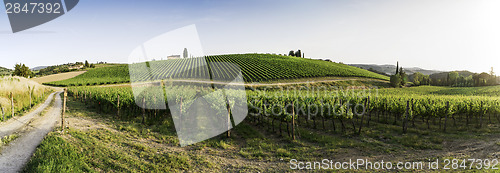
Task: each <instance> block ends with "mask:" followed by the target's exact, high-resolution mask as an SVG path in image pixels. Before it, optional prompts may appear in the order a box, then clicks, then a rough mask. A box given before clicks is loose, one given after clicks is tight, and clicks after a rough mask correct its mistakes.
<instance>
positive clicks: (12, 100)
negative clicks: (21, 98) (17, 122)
mask: <svg viewBox="0 0 500 173" xmlns="http://www.w3.org/2000/svg"><path fill="white" fill-rule="evenodd" d="M10 105H11V108H12V109H11V112H12V117H11V118H14V112H15V111H14V110H15V109H14V94H12V92H10Z"/></svg>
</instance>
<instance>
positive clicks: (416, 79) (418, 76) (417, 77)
mask: <svg viewBox="0 0 500 173" xmlns="http://www.w3.org/2000/svg"><path fill="white" fill-rule="evenodd" d="M423 80H424V74H422V73H420V72H416V73H414V74H413V83H414V84H415V85H417V86H419V85H422V84H423V83H424V82H423Z"/></svg>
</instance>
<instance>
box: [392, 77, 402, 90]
mask: <svg viewBox="0 0 500 173" xmlns="http://www.w3.org/2000/svg"><path fill="white" fill-rule="evenodd" d="M391 86H392V87H395V88H399V87H401V76H399V74H395V75H392V76H391Z"/></svg>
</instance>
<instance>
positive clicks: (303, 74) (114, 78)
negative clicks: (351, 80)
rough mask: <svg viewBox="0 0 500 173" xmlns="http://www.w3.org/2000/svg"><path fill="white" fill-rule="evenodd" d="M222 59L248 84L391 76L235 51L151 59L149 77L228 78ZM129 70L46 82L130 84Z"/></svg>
mask: <svg viewBox="0 0 500 173" xmlns="http://www.w3.org/2000/svg"><path fill="white" fill-rule="evenodd" d="M206 62H208V64H209V65H208V68H203V67H202V68H196V69H190V70H187V71H185V73H177V72H179V71H180V70H181V71H182V70H185V69H186V67H197V66H198V65H199V64H206ZM219 62H229V63H232V64H236V65H237V66H238V67H239V68H240V69H241V72H242V74H243V79H244V81H245V82H247V83H248V82H264V81H275V80H281V79H300V78H314V77H364V78H372V79H381V80H388V79H389V78H388V77H387V76H383V75H380V74H377V73H373V72H370V71H367V70H364V69H360V68H356V67H352V66H348V65H344V64H338V63H334V62H328V61H322V60H314V59H305V58H297V57H291V56H280V55H270V54H232V55H215V56H207V57H205V58H189V59H174V60H163V61H151V62H148V65H149V66H151V67H155V68H153V69H152V70H151V72H152V74H154V75H153V77H152V78H147V79H148V80H151V79H153V80H155V79H159V80H160V79H166V78H183V79H189V78H191V79H200V78H205V79H206V78H207V77H208V79H210V78H211V79H214V80H215V78H222V77H227V75H228V74H233V72H234V71H233V70H234V67H231V66H227V65H226V64H221V63H219ZM134 65H140V64H134ZM128 70H129V68H128V65H119V66H113V67H103V68H96V69H91V70H89V71H88V72H86V73H84V74H81V75H79V76H76V77H75V78H71V79H68V80H63V81H57V82H49V83H46V84H48V85H53V86H79V85H100V84H113V83H126V82H130V77H129V71H128ZM209 70H210V71H212V74H210V73H209V72H208V71H209ZM145 80H146V78H145Z"/></svg>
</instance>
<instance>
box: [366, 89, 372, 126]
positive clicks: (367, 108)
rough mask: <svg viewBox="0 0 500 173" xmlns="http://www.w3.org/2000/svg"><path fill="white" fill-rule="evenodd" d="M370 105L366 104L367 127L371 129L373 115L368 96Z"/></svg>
mask: <svg viewBox="0 0 500 173" xmlns="http://www.w3.org/2000/svg"><path fill="white" fill-rule="evenodd" d="M367 102H368V103H366V113H367V114H368V123H366V127H370V120H372V114H371V112H370V96H368V101H367Z"/></svg>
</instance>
